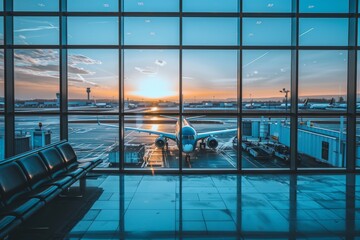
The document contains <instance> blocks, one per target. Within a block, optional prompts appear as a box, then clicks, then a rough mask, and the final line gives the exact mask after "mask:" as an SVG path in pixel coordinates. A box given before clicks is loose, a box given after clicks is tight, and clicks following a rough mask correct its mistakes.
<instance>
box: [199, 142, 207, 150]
mask: <svg viewBox="0 0 360 240" xmlns="http://www.w3.org/2000/svg"><path fill="white" fill-rule="evenodd" d="M205 148H206V144H205V142H204V141H202V142H201V143H200V150H205Z"/></svg>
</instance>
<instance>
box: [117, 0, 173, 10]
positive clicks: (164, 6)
mask: <svg viewBox="0 0 360 240" xmlns="http://www.w3.org/2000/svg"><path fill="white" fill-rule="evenodd" d="M123 4H124V7H123V8H124V11H125V12H178V11H179V0H142V1H139V0H124V3H123Z"/></svg>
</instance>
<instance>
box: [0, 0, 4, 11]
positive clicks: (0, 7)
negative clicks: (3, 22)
mask: <svg viewBox="0 0 360 240" xmlns="http://www.w3.org/2000/svg"><path fill="white" fill-rule="evenodd" d="M0 11H4V0H0Z"/></svg>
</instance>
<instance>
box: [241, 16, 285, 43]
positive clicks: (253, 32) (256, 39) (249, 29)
mask: <svg viewBox="0 0 360 240" xmlns="http://www.w3.org/2000/svg"><path fill="white" fill-rule="evenodd" d="M242 29H243V32H242V36H243V45H245V46H290V45H291V18H244V19H243V28H242Z"/></svg>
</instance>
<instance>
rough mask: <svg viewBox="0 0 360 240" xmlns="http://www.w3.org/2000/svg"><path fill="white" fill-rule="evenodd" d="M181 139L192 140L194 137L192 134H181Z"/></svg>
mask: <svg viewBox="0 0 360 240" xmlns="http://www.w3.org/2000/svg"><path fill="white" fill-rule="evenodd" d="M182 139H183V140H194V139H195V138H194V136H193V135H183V136H182Z"/></svg>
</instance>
